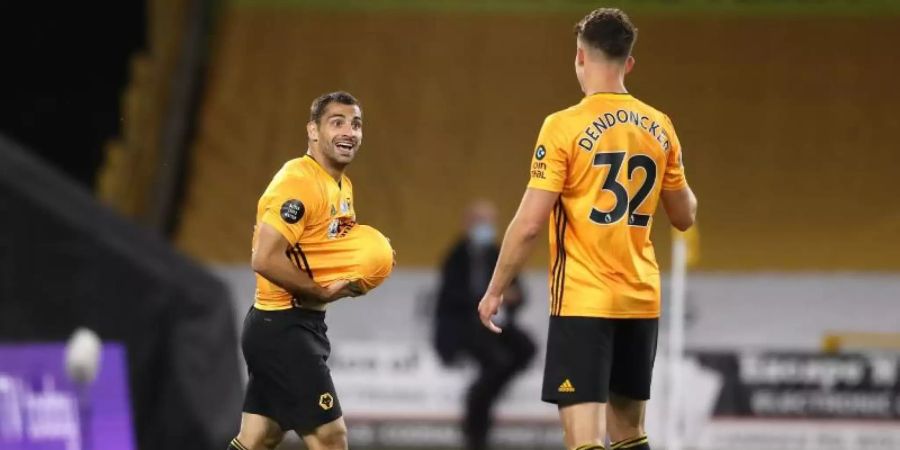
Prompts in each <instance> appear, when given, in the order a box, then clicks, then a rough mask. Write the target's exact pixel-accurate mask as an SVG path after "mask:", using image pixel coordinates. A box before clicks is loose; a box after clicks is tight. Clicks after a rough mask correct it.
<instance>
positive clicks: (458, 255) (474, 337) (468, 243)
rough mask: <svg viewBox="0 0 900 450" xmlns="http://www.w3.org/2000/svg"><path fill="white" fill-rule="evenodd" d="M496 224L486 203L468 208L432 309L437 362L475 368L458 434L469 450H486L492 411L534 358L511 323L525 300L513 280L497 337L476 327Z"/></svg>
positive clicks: (527, 341) (492, 260)
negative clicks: (468, 362)
mask: <svg viewBox="0 0 900 450" xmlns="http://www.w3.org/2000/svg"><path fill="white" fill-rule="evenodd" d="M496 219H497V211H496V209H495V208H494V205H492V204H491V203H490V202H488V201H485V200H480V201H476V202H474V203H473V204H472V205H471V206H470V207H469V208H468V210H467V211H466V213H465V217H464V221H463V222H464V223H463V225H464V227H465V231H464V235H463V236H461V237H460V238H459V240H458V241H457V242H456V243H455V244H454V245H453V247H452V248H451V249H450V252H449V253H448V255H447V257H446V259H445V260H444V263H443V266H442V270H441V285H440V291H439V293H438V301H437V308H436V313H437V316H436V318H435V346H436V349H437V352H438V354H439V355H440V357H441V359H442V361H444V363H445V364H452V363H454V362H455V361H457V360H458V359H459V358H460V357H461V356H468V357H471V358H472V359H473V360H475V362H476V363H477V364H478V366H479V373H478V376H477V377H476V378H475V379H474V380H473V382H472V384H471V386H469V390H468V392H467V394H466V405H465V419H464V423H463V432H464V433H465V436H466V444H467V446H468V448H469V449H470V450H483V449H486V448H488V447H487V442H488V432H489V430H490V428H491V424H492V409H493V407H494V405H495V404H496V402H497V400H499V398H500V396H501V395H502V393H503V391H504V388H505V387H506V386H508V385H509V383H510V381H512V379H513V377H515V376H516V374H518V373H520V372H521V371H522V370H524V369H525V368H526V367H527V366H528V363H529V362H531V359H532V357H533V356H534V352H535V346H534V342H533V340H532V339H531V338H530V337H529V336H528V334H526V333H525V331H523V330H522V329H521V328H519V327H518V326H517V325H516V322H515V318H516V313H517V312H518V311H519V309H520V308H521V306H522V304H523V302H524V300H525V297H524V292H523V291H522V287H521V284H520V283H519V281H518V280H513V282H512V283H511V284H510V285H509V287H508V288H507V289H506V291H505V299H506V304H505V305H504V310H503V318H502V320H503V324H504V332H503V334H499V335H498V334H493V333H491V332H490V331H488V330H487V329H485V328H484V327H483V326H481V324H480V323H479V321H478V315H477V314H476V312H475V308H476V306H477V305H478V300H479V299H480V298H481V293H482V292H484V290H485V289H486V288H487V284H488V281H489V280H490V277H491V272H492V271H493V269H494V265H495V264H496V263H497V255H498V254H499V248H498V247H497V243H496V235H497V234H496Z"/></svg>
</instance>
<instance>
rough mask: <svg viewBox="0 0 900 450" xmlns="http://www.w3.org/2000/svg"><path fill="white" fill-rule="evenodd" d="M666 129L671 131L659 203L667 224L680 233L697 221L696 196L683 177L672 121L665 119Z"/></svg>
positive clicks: (682, 162)
mask: <svg viewBox="0 0 900 450" xmlns="http://www.w3.org/2000/svg"><path fill="white" fill-rule="evenodd" d="M666 122H668V123H667V125H668V129H669V130H671V133H672V136H671V148H670V149H669V152H668V155H667V158H666V171H665V173H664V174H663V183H662V192H660V197H659V198H660V201H662V204H663V208H664V209H665V210H666V215H667V216H669V222H671V223H672V226H674V227H675V228H677V229H678V230H680V231H686V230H687V229H688V228H690V227H691V226H692V225H694V221H695V220H696V219H697V196H696V195H694V191H692V190H691V187H690V186H688V183H687V179H685V177H684V158H683V157H682V154H681V142H679V141H678V136H677V135H676V134H675V127H674V126H673V125H672V121H671V120H669V118H668V117H666Z"/></svg>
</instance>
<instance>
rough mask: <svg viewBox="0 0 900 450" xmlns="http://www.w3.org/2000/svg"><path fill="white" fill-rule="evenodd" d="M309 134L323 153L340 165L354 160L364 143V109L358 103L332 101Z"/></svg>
mask: <svg viewBox="0 0 900 450" xmlns="http://www.w3.org/2000/svg"><path fill="white" fill-rule="evenodd" d="M311 125H312V126H311V127H310V129H309V130H308V131H309V134H310V138H311V139H312V140H314V141H315V142H316V144H317V146H318V147H319V151H320V152H321V153H322V155H323V156H324V157H326V158H328V159H330V160H331V162H333V163H335V164H338V165H347V164H350V162H351V161H353V157H355V156H356V152H357V151H358V150H359V146H360V144H361V143H362V111H360V109H359V106H358V105H344V104H342V103H338V102H331V103H330V104H328V106H326V107H325V113H324V114H322V118H321V119H320V120H319V123H318V124H315V123H314V124H311Z"/></svg>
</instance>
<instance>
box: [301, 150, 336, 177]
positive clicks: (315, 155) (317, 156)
mask: <svg viewBox="0 0 900 450" xmlns="http://www.w3.org/2000/svg"><path fill="white" fill-rule="evenodd" d="M306 154H307V155H308V156H309V157H310V158H312V159H313V161H315V162H316V163H318V164H319V167H321V168H322V170H324V171H325V173H327V174H328V175H330V176H331V178H334V181H336V182H338V183H340V182H341V178H342V177H343V176H344V167H343V166H341V167H337V166H335V165H334V164H332V163H331V161H329V160H328V158H325V157H323V156H322V154H321V153H319V152H317V151H314V150H312V149H309V150H307V152H306Z"/></svg>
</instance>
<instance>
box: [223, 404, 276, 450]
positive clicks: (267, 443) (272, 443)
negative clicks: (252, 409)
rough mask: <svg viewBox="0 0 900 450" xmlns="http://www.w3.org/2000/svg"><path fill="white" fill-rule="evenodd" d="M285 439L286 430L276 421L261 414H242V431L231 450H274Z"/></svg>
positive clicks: (232, 442)
mask: <svg viewBox="0 0 900 450" xmlns="http://www.w3.org/2000/svg"><path fill="white" fill-rule="evenodd" d="M282 439H284V430H282V429H281V427H279V426H278V423H277V422H275V421H274V420H272V419H270V418H268V417H265V416H260V415H259V414H250V413H243V414H241V431H240V432H239V433H238V436H237V437H236V438H235V439H234V440H232V441H231V445H230V446H229V447H228V449H229V450H232V449H237V450H272V449H274V448H275V447H277V446H278V444H280V443H281V440H282Z"/></svg>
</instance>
